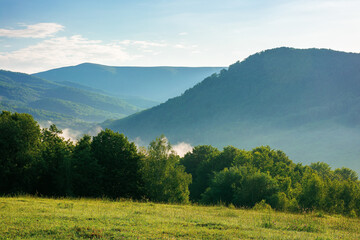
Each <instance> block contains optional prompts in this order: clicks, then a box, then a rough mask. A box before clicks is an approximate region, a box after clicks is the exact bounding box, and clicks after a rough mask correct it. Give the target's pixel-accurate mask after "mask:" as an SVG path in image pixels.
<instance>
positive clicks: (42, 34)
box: [0, 23, 65, 38]
mask: <svg viewBox="0 0 360 240" xmlns="http://www.w3.org/2000/svg"><path fill="white" fill-rule="evenodd" d="M22 26H25V27H26V28H24V29H4V28H0V37H8V38H46V37H50V36H53V35H54V34H55V33H57V32H59V31H61V30H64V28H65V27H64V26H62V25H60V24H57V23H37V24H34V25H22Z"/></svg>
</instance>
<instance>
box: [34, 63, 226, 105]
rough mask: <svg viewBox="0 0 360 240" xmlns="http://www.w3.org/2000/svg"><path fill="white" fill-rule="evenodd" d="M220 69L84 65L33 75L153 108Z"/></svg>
mask: <svg viewBox="0 0 360 240" xmlns="http://www.w3.org/2000/svg"><path fill="white" fill-rule="evenodd" d="M221 69H223V67H111V66H105V65H99V64H92V63H83V64H80V65H77V66H71V67H63V68H58V69H52V70H49V71H45V72H40V73H36V74H34V76H37V77H41V78H44V79H48V80H51V81H56V82H63V81H66V82H72V83H76V84H81V85H84V86H87V87H91V88H95V89H99V90H102V91H105V92H108V93H110V94H113V95H116V96H120V97H121V98H126V97H127V98H128V99H130V100H131V99H134V97H136V98H140V99H142V100H143V101H145V100H149V101H153V103H152V106H155V105H157V103H159V102H164V101H166V100H168V99H169V98H172V97H175V96H178V95H180V94H181V93H183V92H184V91H185V90H186V89H188V88H190V87H192V86H194V85H195V84H196V83H198V82H199V81H201V80H202V79H204V78H205V77H207V76H209V75H211V74H213V73H215V72H218V71H220V70H221ZM135 103H136V102H135ZM150 105H151V104H150Z"/></svg>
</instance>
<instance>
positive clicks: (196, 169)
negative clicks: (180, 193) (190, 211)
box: [181, 146, 220, 201]
mask: <svg viewBox="0 0 360 240" xmlns="http://www.w3.org/2000/svg"><path fill="white" fill-rule="evenodd" d="M219 154H220V151H219V150H218V149H216V148H214V147H212V146H197V147H195V148H194V149H193V151H192V152H191V153H187V154H186V155H185V156H184V158H182V159H181V164H182V165H184V166H185V169H186V172H187V173H190V174H191V175H192V184H190V187H189V188H190V199H191V200H192V201H199V200H200V198H201V194H202V193H203V192H204V191H205V190H206V188H207V187H208V186H209V184H210V180H211V179H212V174H213V169H212V168H211V164H210V161H211V160H212V159H215V158H216V156H218V155H219Z"/></svg>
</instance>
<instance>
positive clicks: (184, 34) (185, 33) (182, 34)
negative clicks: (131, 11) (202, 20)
mask: <svg viewBox="0 0 360 240" xmlns="http://www.w3.org/2000/svg"><path fill="white" fill-rule="evenodd" d="M186 35H188V33H187V32H181V33H179V36H186Z"/></svg>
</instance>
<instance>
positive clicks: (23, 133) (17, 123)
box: [0, 111, 40, 194]
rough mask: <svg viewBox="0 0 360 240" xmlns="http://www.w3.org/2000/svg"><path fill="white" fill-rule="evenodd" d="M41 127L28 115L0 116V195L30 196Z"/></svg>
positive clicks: (8, 113) (4, 113) (4, 112)
mask: <svg viewBox="0 0 360 240" xmlns="http://www.w3.org/2000/svg"><path fill="white" fill-rule="evenodd" d="M39 145H40V127H39V125H38V124H37V123H36V122H35V121H34V119H33V118H32V116H31V115H29V114H25V113H13V114H11V113H10V112H7V111H3V112H2V113H1V114H0V193H6V194H7V193H14V192H32V191H33V185H34V184H35V182H34V181H35V179H36V176H35V175H34V174H35V173H34V163H35V162H36V160H37V159H38V157H39Z"/></svg>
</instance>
